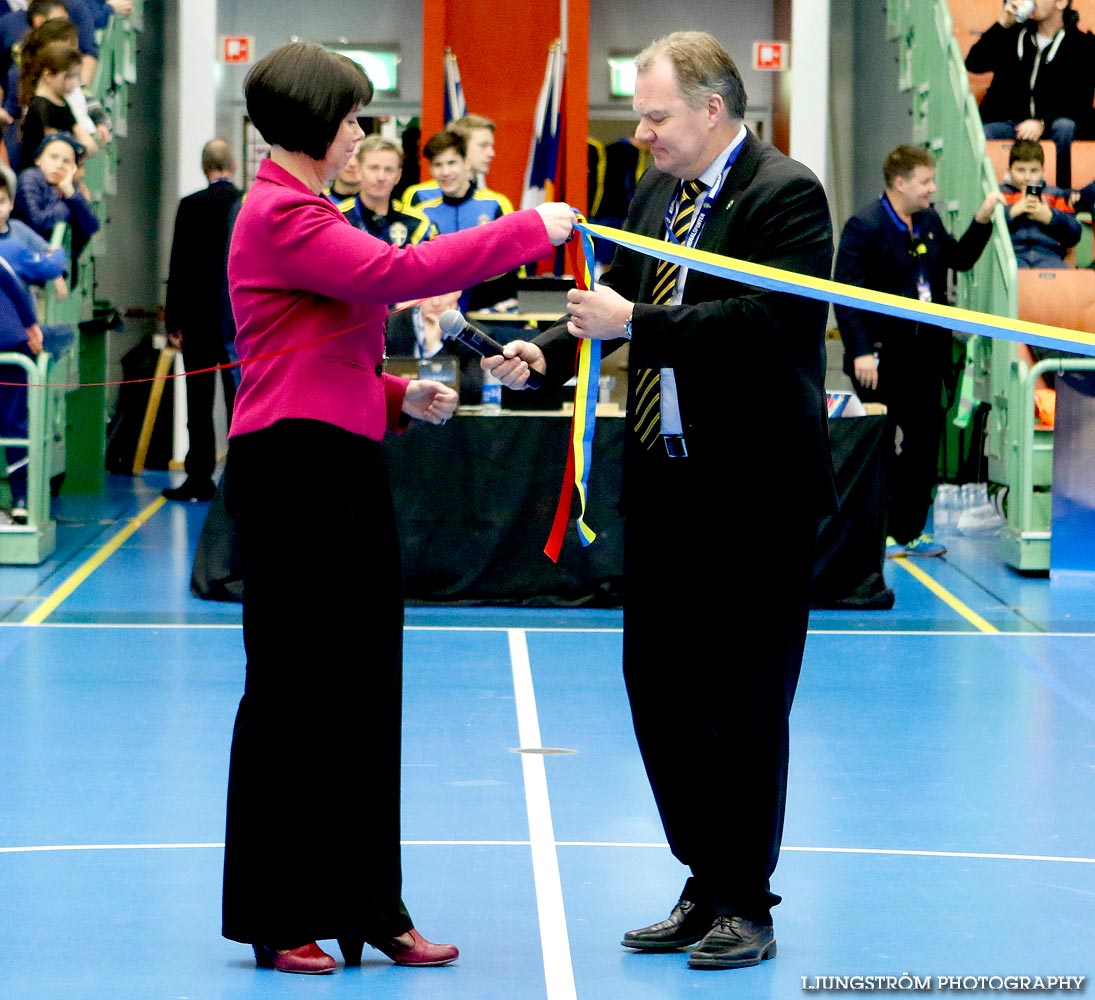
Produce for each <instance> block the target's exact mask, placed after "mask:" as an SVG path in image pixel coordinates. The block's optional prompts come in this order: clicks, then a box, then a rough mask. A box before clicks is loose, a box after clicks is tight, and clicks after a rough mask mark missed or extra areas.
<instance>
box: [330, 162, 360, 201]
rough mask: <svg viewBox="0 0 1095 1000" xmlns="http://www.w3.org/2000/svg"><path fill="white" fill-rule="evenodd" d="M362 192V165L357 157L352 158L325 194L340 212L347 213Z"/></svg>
mask: <svg viewBox="0 0 1095 1000" xmlns="http://www.w3.org/2000/svg"><path fill="white" fill-rule="evenodd" d="M360 190H361V165H360V164H359V163H358V162H357V157H356V156H351V157H350V161H349V162H348V163H347V164H346V166H344V167H343V168H342V169H341V170H340V171H339V172H338V176H337V177H336V178H335V179H334V180H333V181H331V186H330V187H329V188H328V189H327V191H326V192H325V194H326V195H327V197H328V198H330V199H331V201H333V202H334V203H335V204H336V205H337V206H338V208H339V210H340V211H342V212H346V211H349V209H350V207H351V206H352V205H353V203H354V199H355V198H356V197H357V193H358V191H360Z"/></svg>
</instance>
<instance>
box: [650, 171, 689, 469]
mask: <svg viewBox="0 0 1095 1000" xmlns="http://www.w3.org/2000/svg"><path fill="white" fill-rule="evenodd" d="M702 190H704V185H703V184H702V183H701V182H700V181H698V180H694V181H685V182H684V183H683V185H682V186H681V196H680V201H679V202H678V203H677V214H676V215H675V216H674V217H673V235H674V236H675V237H676V238H677V242H678V243H684V241H685V238H686V237H687V236H688V231H689V230H690V229H691V228H692V216H693V215H694V214H695V211H696V196H697V195H698V194H699V193H700V192H701V191H702ZM680 270H681V268H680V265H679V264H675V263H672V262H671V261H667V260H660V261H658V267H657V270H656V271H655V273H654V291H653V292H652V293H651V296H650V301H651V303H652V304H653V305H656V306H658V305H664V304H666V303H667V302H669V301H670V300H671V299H672V298H673V293H674V292H675V291H676V288H677V276H678V274H679V273H680ZM635 375H636V378H637V380H638V381H637V382H636V388H635V408H634V427H635V433H636V434H638V435H639V440H640V441H641V442H642V444H643V447H644V448H651V447H653V445H654V442H655V441H657V440H658V435H659V431H660V430H661V408H660V404H661V393H660V391H659V388H658V387H659V383H660V382H661V376H660V375H659V374H658V371H657V369H655V368H639V369H636V371H635Z"/></svg>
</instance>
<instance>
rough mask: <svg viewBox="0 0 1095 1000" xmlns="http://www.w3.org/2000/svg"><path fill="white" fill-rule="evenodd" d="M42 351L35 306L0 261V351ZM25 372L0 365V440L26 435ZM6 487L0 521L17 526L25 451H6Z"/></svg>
mask: <svg viewBox="0 0 1095 1000" xmlns="http://www.w3.org/2000/svg"><path fill="white" fill-rule="evenodd" d="M41 350H42V328H41V327H40V326H39V325H38V317H37V316H36V315H35V312H34V304H33V303H32V302H31V300H30V297H29V296H28V295H27V293H26V290H25V289H24V288H23V285H22V283H21V282H20V281H19V278H18V277H17V276H16V274H15V271H13V270H12V267H11V265H10V264H9V263H8V262H7V261H6V260H4V259H3V258H0V351H3V352H12V353H19V354H26V355H27V356H28V357H35V356H37V355H38V354H39V352H40V351H41ZM26 381H27V373H26V371H25V369H23V368H22V367H21V366H18V365H0V382H3V383H8V384H6V385H0V437H10V438H25V437H26V436H27V423H28V421H27V386H26ZM7 470H8V488H9V489H10V491H11V508H10V510H7V511H4V512H3V516H2V517H0V521H6V522H8V523H10V522H15V523H16V524H22V523H25V522H26V520H27V450H26V448H21V447H9V448H7Z"/></svg>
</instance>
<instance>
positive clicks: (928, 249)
mask: <svg viewBox="0 0 1095 1000" xmlns="http://www.w3.org/2000/svg"><path fill="white" fill-rule="evenodd" d="M913 225H914V226H915V227H916V230H917V232H919V234H920V239H919V240H918V241H917V244H914V243H913V241H912V240H911V239H910V236H909V234H908V233H907V232H902V231H901V230H900V229H899V228H898V227H897V225H896V224H895V223H894V221H893V219H892V218H891V217H890V214H889V212H888V211H887V210H886V207H885V206H884V205H883V204H882V199H881V198H878V199H876V200H875V201H874V202H873V203H872V204H870V205H867V206H866V207H865V208H863V209H862V210H860V211H859V212H857V213H856V214H855V215H853V216H852V217H851V218H850V219H849V220H848V221H847V222H846V223H845V225H844V231H843V232H842V233H841V235H840V249H839V250H838V251H837V256H836V269H835V274H834V277H835V278H836V280H837V281H839V282H841V283H843V284H848V285H858V286H859V287H861V288H870V289H872V290H874V291H877V292H889V293H891V294H893V295H903V296H905V297H906V298H910V299H915V298H916V297H917V287H916V282H917V276H918V274H919V261H918V256H917V253H916V247H917V245H923V247H924V249H925V254H924V260H925V261H926V266H927V272H928V282H929V284H930V285H931V290H932V301H933V302H942V303H944V304H945V303H946V302H947V276H948V272H949V271H951V270H955V271H968V270H969V269H970V268H971V267H973V265H974V264H976V263H977V259H978V257H980V256H981V253H982V251H983V250H984V249H985V245H986V244H987V243H988V241H989V238H990V237H991V236H992V223H984V224H982V223H979V222H976V221H974V222H972V223H970V226H969V228H968V229H967V230H966V232H965V233H964V234H963V235H962V238H961V239H957V240H956V239H955V238H954V237H953V236H951V234H950V233H948V232H947V230H946V228H945V227H944V226H943V220H942V219H940V218H939V216H938V215H937V214H936V212H935V211H934V210H932V209H928V210H927V211H924V212H917V213H915V214H914V215H913ZM834 311H835V314H836V320H837V326H838V327H839V328H840V337H841V340H843V342H844V370H845V371H846V372H847V373H848V375H849V376H851V375H852V372H853V370H854V362H855V359H856V358H857V357H860V356H862V355H864V354H871V353H873V352H874V351H875V350H876V349H877V350H878V351H879V352H880V354H882V353H887V354H889V355H890V356H893V355H894V354H895V353H898V354H899V353H900V352H902V351H904V350H907V349H909V348H910V347H912V345H913V341H914V338H917V339H919V340H920V342H921V343H920V347H925V346H927V347H928V349H930V350H932V351H934V353H935V354H936V355H937V359H936V360H937V363H938V364H939V365H941V366H943V365H946V364H947V363H948V362H949V359H950V354H951V347H950V343H951V337H950V332H949V331H941V330H940V329H939V327H935V326H928V325H924V324H918V323H916V322H914V321H913V320H906V319H896V318H894V317H891V316H884V315H883V314H881V313H873V312H867V311H866V310H863V309H855V308H852V307H850V306H839V305H838V306H834ZM942 370H943V369H942V367H941V368H940V371H942Z"/></svg>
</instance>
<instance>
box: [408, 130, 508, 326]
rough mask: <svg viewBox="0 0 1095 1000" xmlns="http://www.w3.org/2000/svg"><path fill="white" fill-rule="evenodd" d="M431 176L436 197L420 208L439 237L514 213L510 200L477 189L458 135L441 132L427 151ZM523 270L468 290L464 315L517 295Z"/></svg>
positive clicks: (462, 300)
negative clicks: (435, 183)
mask: <svg viewBox="0 0 1095 1000" xmlns="http://www.w3.org/2000/svg"><path fill="white" fill-rule="evenodd" d="M422 152H423V154H424V155H425V157H426V159H427V160H428V161H429V164H430V173H431V174H433V179H434V180H435V181H436V182H437V191H436V192H434V193H433V196H432V197H429V198H426V199H424V200H421V201H419V202H418V204H417V205H416V206H414V207H416V208H417V209H418V210H419V211H420V212H422V214H423V215H425V216H426V217H427V218H428V219H429V220H430V222H432V223H433V225H434V227H435V228H436V229H437V231H438V232H439V233H442V234H444V233H458V232H460V231H461V230H464V229H470V228H471V227H472V226H481V225H483V224H484V223H487V222H491V221H493V220H494V219H499V218H501V217H502V216H503V215H508V214H509V213H510V212H512V211H513V205H512V204H511V203H510V200H509V199H508V198H507V197H506V196H505V195H504V194H500V193H499V192H497V191H491V190H490V188H481V187H476V185H475V184H474V183H473V181H472V170H471V164H470V163H469V162H468V156H467V144H466V143H465V142H464V140H463V138H461V136H459V135H458V134H457V133H456V132H453V131H450V130H449V129H445V130H444V131H443V132H438V133H437V134H436V135H434V136H433V137H432V138H431V139H430V141H429V142H427V143H426V146H425V148H424V149H423V151H422ZM522 272H523V269H522V268H519V269H518V270H516V271H510V272H509V273H508V274H503V275H501V276H500V277H498V278H492V279H490V280H489V281H484V282H482V283H481V284H479V285H476V286H475V287H474V288H469V289H467V290H466V291H465V292H464V293H463V294H462V295H461V297H460V309H461V312H468V311H469V310H474V309H486V308H489V307H491V306H494V305H496V304H498V303H499V302H502V301H505V300H507V299H511V298H513V297H514V296H515V295H516V294H517V279H518V277H520V276H521V274H522Z"/></svg>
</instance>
